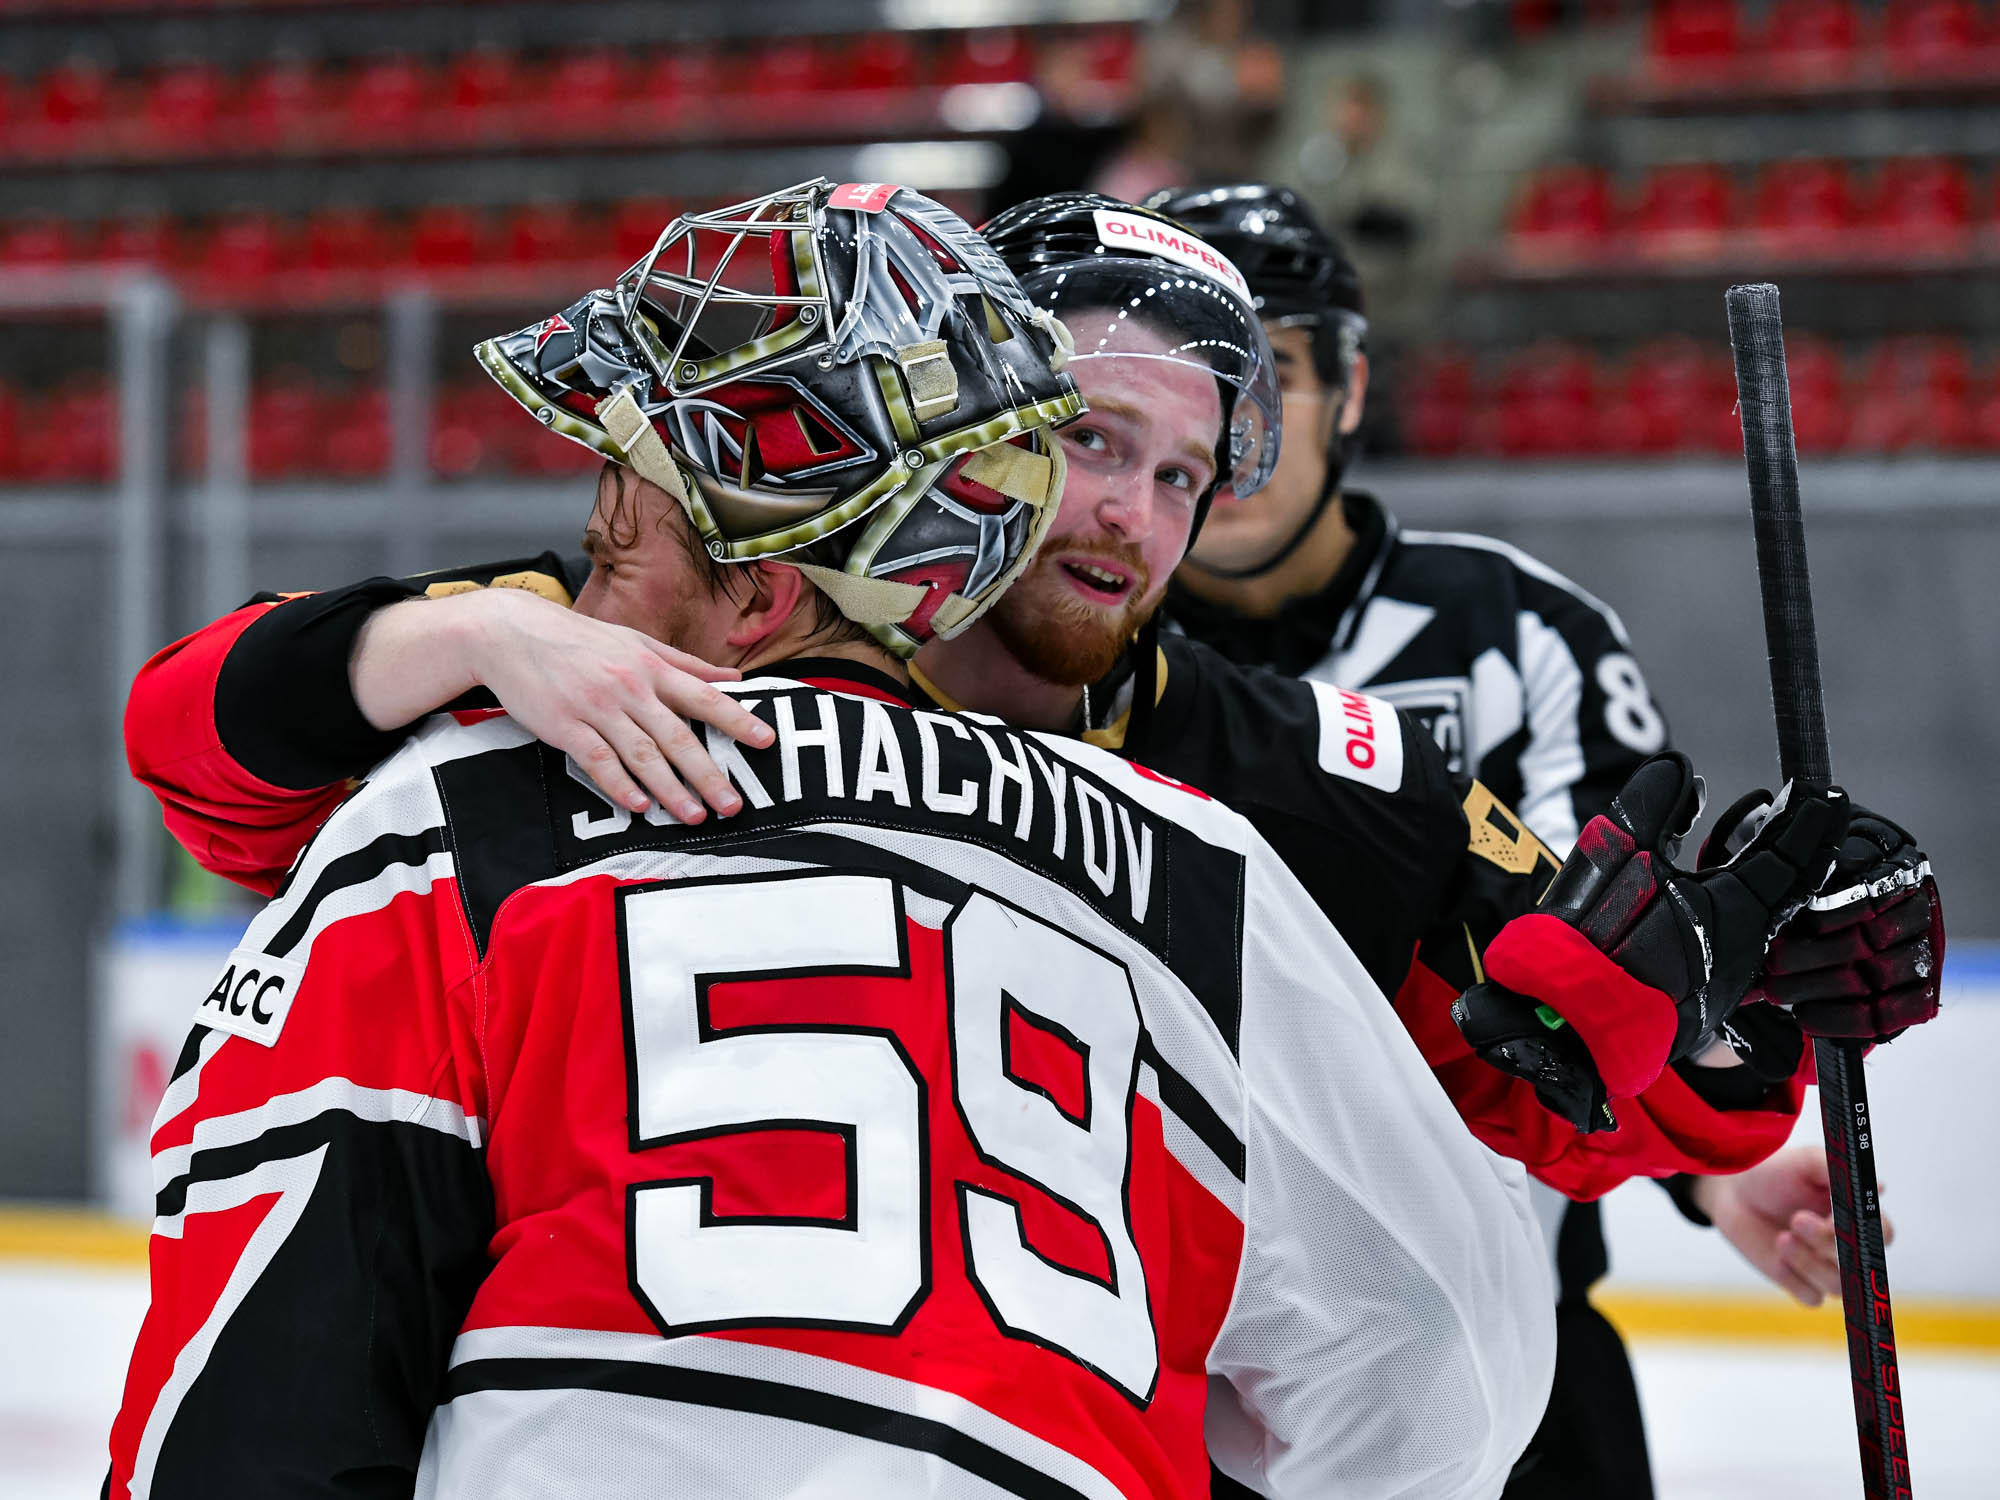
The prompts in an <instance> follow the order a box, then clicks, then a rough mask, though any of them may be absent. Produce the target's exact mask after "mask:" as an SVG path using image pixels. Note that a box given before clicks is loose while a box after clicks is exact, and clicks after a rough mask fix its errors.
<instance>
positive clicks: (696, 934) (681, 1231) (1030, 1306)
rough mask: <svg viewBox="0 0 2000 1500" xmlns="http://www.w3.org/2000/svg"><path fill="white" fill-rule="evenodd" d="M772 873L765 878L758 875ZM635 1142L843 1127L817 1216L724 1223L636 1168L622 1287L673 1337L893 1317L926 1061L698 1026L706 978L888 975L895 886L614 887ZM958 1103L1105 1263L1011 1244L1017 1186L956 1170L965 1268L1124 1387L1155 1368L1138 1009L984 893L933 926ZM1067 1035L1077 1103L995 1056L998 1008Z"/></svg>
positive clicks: (1045, 1334)
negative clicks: (842, 1201) (1000, 1189)
mask: <svg viewBox="0 0 2000 1500" xmlns="http://www.w3.org/2000/svg"><path fill="white" fill-rule="evenodd" d="M774 883H780V884H781V885H782V893H780V892H779V891H775V890H774V889H773V885H774ZM620 895H621V902H620V945H619V948H620V955H621V963H622V964H623V967H624V975H623V978H624V984H625V992H626V996H627V1017H628V1023H627V1024H628V1027H629V1034H628V1041H629V1047H630V1052H629V1063H630V1080H629V1081H630V1090H631V1111H632V1120H633V1145H634V1148H635V1149H647V1148H650V1147H656V1146H665V1145H670V1144H674V1143H677V1142H683V1141H694V1140H703V1139H708V1138H712V1137H716V1136H722V1135H729V1134H736V1133H744V1132H752V1131H780V1130H806V1131H817V1132H825V1133H831V1134H834V1135H836V1136H838V1137H839V1138H840V1140H841V1142H842V1145H843V1147H844V1150H845V1155H846V1161H847V1201H846V1206H845V1211H844V1212H843V1213H841V1214H840V1215H838V1216H828V1217H824V1218H817V1219H801V1218H773V1217H758V1218H745V1217H740V1216H734V1217H730V1218H727V1219H719V1218H718V1216H717V1215H716V1213H715V1210H714V1203H713V1191H714V1184H713V1181H712V1180H711V1179H708V1178H688V1179H667V1180H662V1181H654V1182H645V1183H637V1184H634V1185H633V1186H632V1187H631V1188H630V1189H629V1190H628V1191H629V1204H628V1225H629V1230H628V1234H629V1240H630V1257H631V1274H632V1283H633V1289H634V1291H635V1293H636V1294H637V1295H638V1296H639V1298H640V1300H641V1301H642V1302H644V1303H645V1304H646V1306H647V1311H648V1312H649V1314H650V1315H651V1316H652V1317H653V1319H654V1320H655V1321H656V1322H657V1323H658V1324H659V1326H660V1328H661V1330H662V1331H663V1332H666V1333H668V1334H672V1335H677V1334H683V1333H695V1332H701V1331H704V1330H709V1329H718V1328H741V1327H755V1326H763V1327H769V1326H774V1325H776V1326H794V1327H800V1326H802V1327H830V1328H855V1329H865V1330H870V1331H877V1332H893V1331H895V1330H897V1329H899V1328H900V1327H901V1326H902V1325H903V1324H904V1323H905V1322H906V1321H907V1320H908V1319H909V1318H910V1317H911V1316H912V1315H913V1314H914V1313H915V1312H916V1310H917V1308H918V1307H919V1306H920V1305H921V1303H922V1302H923V1299H924V1296H925V1291H926V1287H927V1286H928V1283H929V1277H928V1274H927V1269H928V1263H929V1255H930V1246H929V1245H928V1243H927V1240H928V1227H927V1214H926V1204H927V1197H926V1189H927V1184H928V1180H929V1168H928V1159H929V1151H930V1147H929V1142H928V1141H927V1139H926V1128H925V1120H926V1113H925V1089H926V1087H927V1085H926V1081H925V1079H924V1077H923V1075H922V1074H921V1073H920V1072H919V1070H918V1068H917V1066H916V1065H915V1063H914V1062H912V1061H911V1058H910V1056H909V1054H908V1052H907V1051H906V1050H905V1049H904V1047H903V1045H902V1043H901V1042H900V1041H899V1040H898V1039H897V1037H896V1036H895V1035H894V1034H893V1033H892V1032H889V1031H886V1030H880V1029H874V1028H868V1027H858V1026H843V1025H839V1024H833V1023H829V1024H825V1025H814V1026H811V1027H805V1026H794V1025H784V1026H745V1027H735V1028H732V1029H729V1030H726V1031H719V1030H717V1029H716V1028H715V1027H714V1026H713V1025H711V1023H710V1018H709V1014H708V987H709V985H710V984H711V983H714V982H718V981H741V980H755V979H785V978H801V977H808V976H815V975H818V976H827V977H835V976H842V975H871V974H872V975H888V976H899V975H903V974H906V973H907V969H906V967H905V963H906V960H905V951H904V946H903V922H904V917H903V912H902V910H901V907H900V904H899V902H898V900H897V897H896V886H895V883H894V882H893V881H891V880H889V879H887V878H885V877H882V876H878V875H845V874H817V875H803V876H792V877H780V878H779V881H778V882H774V881H773V880H772V879H770V878H769V877H766V878H762V879H747V880H746V879H735V880H722V881H708V882H700V881H682V882H674V883H672V884H666V885H659V886H650V887H634V888H628V889H627V890H625V891H623V892H621V893H620ZM944 946H945V955H946V972H947V976H948V979H947V983H948V986H949V996H950V999H949V1004H950V1040H951V1053H952V1063H953V1065H952V1070H951V1071H952V1079H951V1085H952V1088H953V1090H954V1099H955V1103H956V1105H957V1112H958V1116H959V1118H960V1119H961V1120H962V1121H963V1123H964V1125H965V1129H966V1132H967V1135H968V1137H969V1139H970V1141H971V1144H972V1147H973V1150H974V1151H975V1152H976V1153H977V1154H978V1156H979V1157H980V1158H981V1159H982V1160H984V1161H987V1162H989V1163H992V1164H994V1165H997V1166H999V1167H1001V1168H1003V1169H1004V1170H1006V1171H1007V1172H1009V1173H1012V1174H1014V1175H1016V1176H1018V1177H1021V1178H1024V1179H1026V1180H1029V1181H1031V1182H1033V1183H1035V1184H1037V1185H1038V1186H1040V1187H1042V1188H1043V1189H1045V1190H1046V1191H1047V1192H1048V1193H1049V1194H1050V1195H1051V1196H1053V1197H1054V1198H1056V1199H1057V1200H1059V1201H1060V1202H1061V1203H1062V1204H1064V1205H1065V1206H1066V1207H1067V1208H1069V1209H1070V1210H1071V1211H1073V1212H1075V1213H1077V1214H1079V1215H1081V1216H1082V1217H1084V1218H1085V1219H1087V1220H1089V1221H1090V1222H1091V1223H1092V1224H1094V1225H1095V1226H1096V1228H1097V1230H1098V1232H1099V1234H1100V1235H1101V1236H1102V1237H1103V1240H1104V1244H1105V1246H1106V1249H1107V1252H1108V1254H1107V1257H1106V1259H1107V1264H1108V1268H1109V1275H1108V1277H1106V1278H1104V1279H1100V1278H1098V1277H1096V1276H1093V1275H1089V1274H1086V1273H1084V1272H1081V1271H1077V1270H1073V1269H1070V1268H1067V1267H1063V1266H1059V1265H1057V1264H1055V1263H1053V1262H1051V1261H1049V1260H1047V1259H1045V1258H1044V1257H1043V1256H1041V1255H1039V1254H1038V1253H1037V1252H1036V1251H1035V1250H1034V1249H1033V1248H1032V1247H1031V1246H1030V1245H1029V1244H1028V1242H1027V1237H1026V1234H1025V1232H1024V1229H1023V1226H1022V1216H1021V1210H1020V1207H1019V1205H1018V1204H1016V1203H1015V1202H1014V1201H1013V1200H1011V1199H1009V1198H1007V1197H1005V1196H1003V1195H1001V1194H999V1193H996V1192H993V1191H991V1190H990V1189H988V1188H985V1187H979V1186H975V1185H973V1184H971V1183H967V1182H959V1183H957V1184H956V1185H955V1187H956V1192H957V1196H958V1207H959V1213H958V1221H959V1229H960V1232H961V1234H962V1235H963V1238H964V1250H965V1261H966V1266H967V1269H968V1272H969V1274H970V1276H971V1278H972V1280H973V1282H974V1284H975V1285H976V1286H977V1288H978V1290H979V1292H980V1295H981V1298H982V1300H983V1301H984V1302H985V1304H986V1307H987V1310H988V1312H989V1314H990V1315H991V1316H992V1318H993V1320H994V1321H995V1323H996V1324H998V1325H999V1327H1000V1328H1001V1329H1002V1330H1003V1331H1004V1332H1006V1333H1008V1334H1009V1335H1012V1336H1014V1337H1018V1338H1025V1339H1028V1340H1031V1341H1032V1342H1034V1343H1037V1344H1040V1345H1042V1346H1044V1347H1047V1348H1052V1349H1054V1350H1056V1351H1057V1352H1060V1353H1062V1354H1065V1355H1067V1356H1068V1357H1070V1358H1072V1359H1075V1360H1077V1361H1079V1362H1080V1363H1082V1364H1084V1365H1087V1366H1089V1367H1090V1368H1092V1369H1094V1370H1096V1371H1097V1372H1098V1373H1099V1374H1101V1375H1103V1376H1104V1377H1105V1378H1106V1379H1108V1380H1110V1381H1111V1382H1112V1384H1114V1385H1116V1386H1117V1387H1118V1388H1120V1389H1121V1390H1123V1391H1124V1392H1125V1393H1126V1394H1127V1395H1128V1396H1130V1397H1131V1398H1133V1399H1134V1400H1138V1401H1145V1400H1146V1399H1148V1397H1149V1396H1150V1394H1151V1392H1152V1388H1153V1384H1154V1378H1155V1376H1156V1374H1157V1372H1158V1368H1159V1353H1158V1343H1157V1338H1156V1335H1155V1333H1154V1329H1153V1322H1152V1313H1151V1309H1150V1306H1149V1304H1148V1301H1147V1295H1146V1276H1145V1269H1144V1267H1143V1266H1142V1264H1141V1262H1140V1258H1139V1250H1138V1247H1137V1245H1136V1244H1135V1243H1134V1242H1133V1238H1132V1230H1131V1224H1130V1221H1129V1212H1128V1208H1127V1183H1128V1178H1129V1176H1130V1171H1131V1132H1130V1123H1129V1122H1130V1106H1131V1101H1132V1094H1133V1089H1134V1087H1135V1083H1136V1077H1137V1059H1138V1050H1139V1037H1140V1022H1139V1008H1138V1001H1137V998H1136V996H1135V994H1134V992H1133V988H1132V980H1131V976H1130V975H1129V974H1128V973H1127V972H1126V970H1125V968H1124V966H1123V965H1122V964H1120V963H1118V962H1117V961H1116V960H1115V959H1113V958H1111V957H1109V956H1107V955H1106V954H1103V953H1100V952H1098V951H1097V950H1096V949H1094V948H1090V947H1087V946H1086V945H1084V944H1083V943H1080V942H1078V941H1077V940H1076V939H1075V938H1073V937H1071V936H1069V935H1068V934H1066V933H1064V932H1062V931H1060V930H1059V929H1057V928H1055V927H1051V926H1050V925H1048V924H1047V923H1045V922H1043V921H1041V920H1039V919H1038V918H1035V917H1033V916H1031V915H1029V914H1028V913H1026V912H1023V911H1021V910H1019V909H1018V908H1015V907H1012V906H1008V905H1006V904H1004V903H1002V902H1000V901H998V900H996V899H995V898H994V897H992V896H990V895H987V894H986V893H985V892H983V891H975V892H973V893H972V895H971V896H970V897H968V898H967V899H966V900H965V901H964V902H962V903H961V904H960V905H959V906H958V907H957V908H956V909H955V910H954V911H953V912H952V914H951V916H950V917H949V918H948V919H947V920H946V922H945V926H944ZM1010 1006H1015V1007H1019V1008H1021V1009H1024V1010H1026V1011H1028V1012H1031V1013H1032V1014H1033V1015H1034V1017H1035V1018H1036V1019H1037V1020H1038V1021H1039V1022H1040V1023H1042V1024H1043V1025H1045V1026H1053V1027H1055V1028H1060V1030H1061V1031H1062V1032H1064V1033H1067V1035H1068V1037H1069V1038H1071V1039H1072V1040H1073V1042H1074V1045H1075V1050H1076V1052H1077V1053H1078V1055H1079V1056H1080V1057H1081V1059H1082V1060H1083V1069H1084V1080H1085V1090H1086V1092H1085V1099H1086V1103H1085V1107H1084V1109H1083V1112H1082V1115H1081V1117H1080V1118H1079V1117H1078V1116H1076V1115H1073V1114H1071V1113H1069V1112H1067V1111H1065V1110H1064V1109H1062V1108H1060V1107H1059V1106H1058V1105H1057V1103H1056V1102H1055V1101H1054V1100H1053V1099H1052V1098H1051V1097H1050V1096H1049V1095H1048V1094H1047V1093H1045V1092H1044V1091H1042V1090H1040V1089H1037V1088H1035V1087H1034V1086H1033V1085H1031V1084H1028V1083H1024V1082H1023V1081H1022V1080H1021V1079H1019V1078H1017V1077H1015V1076H1014V1074H1013V1073H1012V1072H1011V1071H1009V1069H1008V1066H1007V1059H1006V1057H1005V1055H1004V1054H1005V1047H1006V1043H1005V1038H1006V1036H1007V1026H1008V1015H1007V1012H1008V1008H1009V1007H1010Z"/></svg>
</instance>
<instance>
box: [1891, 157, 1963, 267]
mask: <svg viewBox="0 0 2000 1500" xmlns="http://www.w3.org/2000/svg"><path fill="white" fill-rule="evenodd" d="M1867 219H1868V231H1869V237H1870V241H1871V244H1872V247H1873V249H1874V251H1875V253H1877V254H1879V255H1882V256H1885V257H1895V256H1902V257H1915V258H1923V259H1934V258H1939V257H1945V258H1955V257H1958V256H1961V255H1963V254H1964V253H1965V251H1966V248H1967V246H1968V245H1969V244H1970V242H1971V238H1972V184H1971V182H1970V181H1968V180H1967V178H1966V173H1965V168H1964V166H1963V165H1962V164H1960V163H1958V162H1956V161H1953V160H1951V159H1950V158H1949V157H1943V156H1927V157H1906V158H1903V159H1900V160H1896V161H1887V162H1884V163H1883V164H1882V166H1881V169H1880V171H1879V172H1878V173H1877V176H1876V183H1875V193H1874V197H1873V199H1872V201H1871V202H1870V204H1869V209H1868V215H1867Z"/></svg>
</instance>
